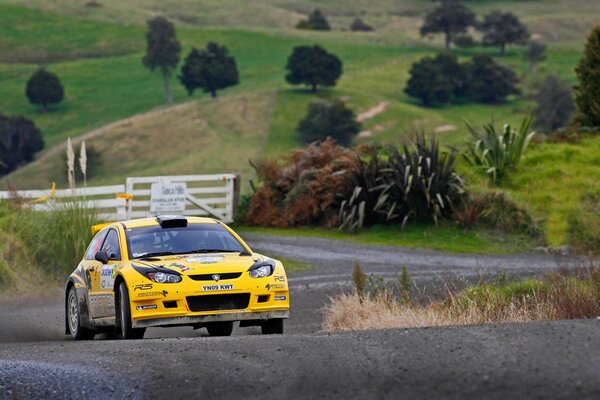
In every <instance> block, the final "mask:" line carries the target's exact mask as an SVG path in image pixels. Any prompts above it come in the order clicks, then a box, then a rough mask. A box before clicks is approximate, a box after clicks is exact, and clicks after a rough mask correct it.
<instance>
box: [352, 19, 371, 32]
mask: <svg viewBox="0 0 600 400" xmlns="http://www.w3.org/2000/svg"><path fill="white" fill-rule="evenodd" d="M350 30H351V31H353V32H370V31H372V30H373V27H372V26H371V25H369V24H367V23H366V22H365V21H363V20H362V19H361V18H358V17H357V18H355V19H354V21H352V23H351V24H350Z"/></svg>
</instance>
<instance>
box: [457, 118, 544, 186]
mask: <svg viewBox="0 0 600 400" xmlns="http://www.w3.org/2000/svg"><path fill="white" fill-rule="evenodd" d="M467 127H468V128H469V131H470V132H471V135H472V137H473V140H472V141H471V142H468V143H467V152H466V153H465V154H464V156H465V159H466V160H467V162H468V163H469V164H471V165H473V166H475V167H477V168H480V169H482V170H483V171H484V172H485V173H486V174H488V175H489V177H490V180H491V181H492V183H494V184H497V183H499V182H502V181H503V180H504V179H505V178H506V177H507V176H508V174H509V173H511V172H513V171H515V170H516V169H517V167H518V165H519V163H520V162H521V159H522V158H523V155H524V154H525V152H526V150H527V147H528V146H529V142H530V141H531V139H532V138H533V137H534V136H535V132H532V131H530V127H531V118H525V119H524V120H523V122H522V123H521V125H520V127H519V129H513V128H511V126H510V125H508V124H506V125H504V128H503V130H502V132H498V131H497V130H496V126H495V124H494V121H492V122H491V123H489V124H487V125H484V126H483V132H482V133H480V132H478V131H477V130H476V129H475V128H473V127H472V126H471V125H469V124H468V123H467Z"/></svg>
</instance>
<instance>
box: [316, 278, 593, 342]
mask: <svg viewBox="0 0 600 400" xmlns="http://www.w3.org/2000/svg"><path fill="white" fill-rule="evenodd" d="M324 315H325V316H324V320H323V324H322V330H323V331H326V332H334V331H354V330H364V329H386V328H417V327H428V326H445V325H471V324H491V323H511V322H530V321H543V320H559V319H576V318H595V317H597V316H599V315H600V270H599V269H598V268H595V267H592V268H588V269H582V270H578V271H575V272H561V273H560V274H557V273H554V274H548V275H546V276H544V277H543V278H542V279H531V278H529V279H524V280H521V281H515V282H511V283H504V284H494V283H492V284H479V285H475V286H470V287H467V288H466V289H463V290H461V291H458V292H455V293H452V292H449V293H448V295H447V297H446V298H445V299H444V300H442V301H436V302H430V303H429V304H426V305H415V304H406V303H402V302H400V301H398V300H397V299H396V298H394V296H393V295H392V294H391V292H389V291H384V292H382V293H379V294H377V295H375V296H359V295H358V294H357V293H356V292H354V293H352V294H342V295H340V296H338V297H336V298H333V299H331V303H330V304H329V305H328V306H327V307H326V308H325V313H324Z"/></svg>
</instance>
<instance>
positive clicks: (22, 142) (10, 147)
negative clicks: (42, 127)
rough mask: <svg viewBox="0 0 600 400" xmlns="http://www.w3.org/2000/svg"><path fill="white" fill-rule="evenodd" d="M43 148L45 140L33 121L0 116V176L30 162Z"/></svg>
mask: <svg viewBox="0 0 600 400" xmlns="http://www.w3.org/2000/svg"><path fill="white" fill-rule="evenodd" d="M43 148H44V139H43V138H42V134H41V132H40V131H39V130H38V129H37V128H36V126H35V124H34V123H33V121H31V120H29V119H27V118H25V117H21V116H16V117H7V116H4V115H2V114H0V174H2V175H4V174H7V173H9V172H11V171H13V170H15V169H16V168H17V167H19V166H21V165H22V164H25V163H27V162H30V161H31V160H33V156H34V155H35V153H37V152H38V151H40V150H42V149H43Z"/></svg>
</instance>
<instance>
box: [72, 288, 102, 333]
mask: <svg viewBox="0 0 600 400" xmlns="http://www.w3.org/2000/svg"><path fill="white" fill-rule="evenodd" d="M67 321H68V322H69V331H70V332H71V337H72V338H73V339H75V340H92V339H93V338H94V336H95V334H96V333H95V332H94V331H93V330H91V329H87V328H84V327H82V326H81V312H80V310H79V299H78V298H77V291H76V290H75V288H74V287H71V289H69V295H68V297H67Z"/></svg>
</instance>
